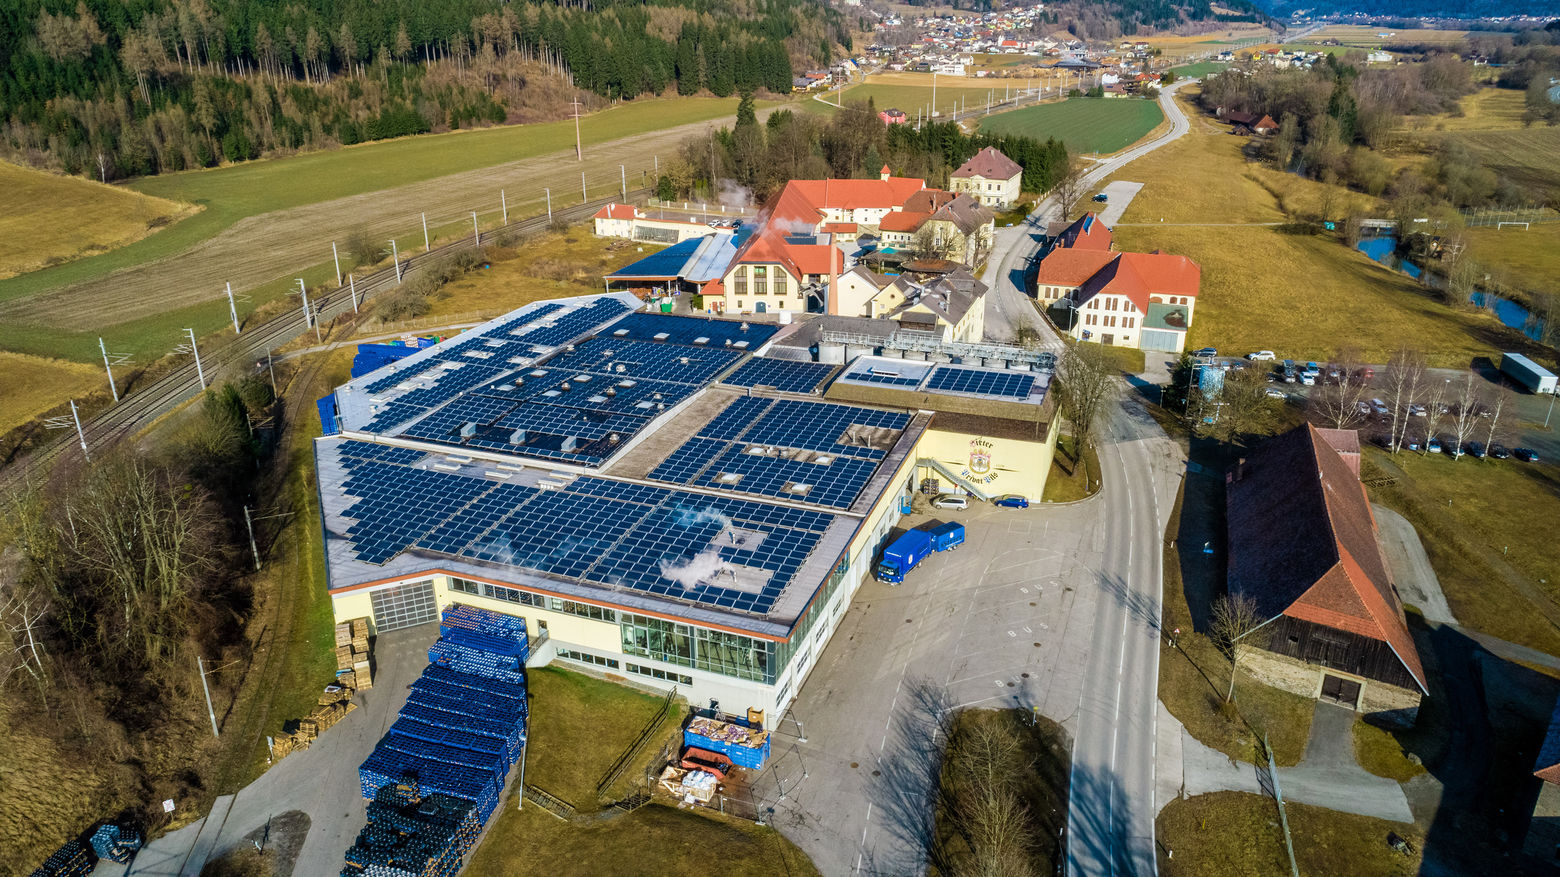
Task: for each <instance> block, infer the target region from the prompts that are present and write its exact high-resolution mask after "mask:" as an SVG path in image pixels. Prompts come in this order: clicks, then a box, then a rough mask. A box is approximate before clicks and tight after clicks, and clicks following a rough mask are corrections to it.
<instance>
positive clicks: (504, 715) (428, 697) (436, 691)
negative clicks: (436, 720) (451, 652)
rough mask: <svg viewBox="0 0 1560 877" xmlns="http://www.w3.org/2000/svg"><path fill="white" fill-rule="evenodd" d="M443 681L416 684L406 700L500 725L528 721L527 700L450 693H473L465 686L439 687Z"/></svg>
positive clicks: (410, 702)
mask: <svg viewBox="0 0 1560 877" xmlns="http://www.w3.org/2000/svg"><path fill="white" fill-rule="evenodd" d="M439 685H440V683H433V682H429V683H426V684H423V685H421V686H414V687H413V688H412V690H411V691H410V692H409V693H408V694H407V698H406V702H407V703H409V704H419V705H426V706H429V707H432V708H433V709H436V710H442V711H444V712H447V713H455V714H457V715H462V716H470V717H472V718H475V719H482V720H484V721H489V722H497V723H499V724H501V725H517V724H521V723H523V722H524V721H525V717H526V715H527V713H528V710H527V709H526V705H525V701H523V700H522V701H512V700H502V701H477V700H473V699H471V698H469V697H463V696H458V695H454V694H451V693H449V692H454V691H458V692H461V694H471V693H472V692H470V691H468V690H467V689H464V688H455V687H454V686H448V687H447V688H446V689H440V688H439V687H438V686H439Z"/></svg>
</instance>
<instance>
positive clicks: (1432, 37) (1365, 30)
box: [1306, 24, 1469, 49]
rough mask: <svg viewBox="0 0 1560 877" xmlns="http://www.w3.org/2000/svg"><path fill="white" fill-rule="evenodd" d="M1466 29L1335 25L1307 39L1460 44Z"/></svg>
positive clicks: (1355, 43) (1375, 44) (1359, 43)
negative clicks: (1398, 28) (1407, 28)
mask: <svg viewBox="0 0 1560 877" xmlns="http://www.w3.org/2000/svg"><path fill="white" fill-rule="evenodd" d="M1468 34H1469V31H1465V30H1429V29H1413V30H1393V29H1391V28H1385V27H1368V26H1366V25H1362V24H1334V25H1329V26H1327V27H1324V28H1322V29H1321V30H1319V31H1317V32H1316V33H1314V34H1311V35H1310V36H1307V37H1306V42H1310V43H1321V42H1325V41H1327V40H1337V41H1338V43H1339V44H1340V45H1344V46H1357V47H1359V48H1370V49H1374V48H1379V47H1381V46H1384V45H1387V44H1388V43H1429V44H1432V45H1439V46H1455V45H1460V44H1461V43H1462V42H1463V41H1464V40H1466V39H1467V38H1468Z"/></svg>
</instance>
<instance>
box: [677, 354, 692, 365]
mask: <svg viewBox="0 0 1560 877" xmlns="http://www.w3.org/2000/svg"><path fill="white" fill-rule="evenodd" d="M688 362H689V359H688V357H686V356H679V357H677V364H678V365H687V364H688Z"/></svg>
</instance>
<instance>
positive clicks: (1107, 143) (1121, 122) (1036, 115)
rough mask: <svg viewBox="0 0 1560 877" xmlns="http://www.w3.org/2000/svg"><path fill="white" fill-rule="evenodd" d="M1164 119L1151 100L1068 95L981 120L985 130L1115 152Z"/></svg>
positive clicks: (1083, 149)
mask: <svg viewBox="0 0 1560 877" xmlns="http://www.w3.org/2000/svg"><path fill="white" fill-rule="evenodd" d="M1164 119H1165V114H1164V113H1163V112H1162V111H1161V110H1160V109H1159V103H1158V102H1157V101H1151V100H1137V99H1106V98H1072V99H1071V100H1065V101H1062V102H1060V103H1052V104H1040V105H1039V106H1033V107H1025V108H1023V109H1021V110H1012V111H1011V112H1006V113H998V114H997V115H994V116H992V117H991V118H989V119H985V120H982V122H981V124H980V129H981V131H983V132H985V133H988V134H1017V135H1022V136H1026V137H1039V138H1041V139H1044V138H1047V137H1055V138H1057V139H1058V140H1061V141H1063V142H1064V143H1066V144H1067V148H1068V149H1070V150H1072V151H1074V152H1095V153H1102V154H1103V153H1110V152H1117V151H1119V150H1122V149H1125V148H1126V147H1128V146H1131V145H1132V144H1133V143H1136V142H1137V141H1139V140H1141V139H1143V137H1144V136H1145V135H1147V134H1148V132H1150V131H1152V130H1154V128H1155V126H1157V125H1158V124H1159V123H1160V122H1163V121H1164Z"/></svg>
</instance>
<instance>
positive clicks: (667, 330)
mask: <svg viewBox="0 0 1560 877" xmlns="http://www.w3.org/2000/svg"><path fill="white" fill-rule="evenodd" d="M778 331H780V327H778V326H772V325H768V324H765V323H745V322H742V321H740V320H716V319H711V318H708V317H681V316H671V315H666V314H629V315H628V316H626V317H624V318H623V319H621V320H618V321H617V322H616V323H613V324H612V326H611V327H610V328H609V329H608V332H609V333H610V334H611V335H613V336H614V337H621V338H628V339H631V340H639V341H666V342H670V343H672V344H697V345H701V346H709V347H736V346H738V345H741V347H742V348H743V349H752V350H756V349H758V348H759V347H760V346H762V345H763V343H764V342H765V341H768V340H769V339H770V337H771V336H773V335H774V334H775V333H776V332H778ZM662 336H665V337H662ZM700 339H703V340H700Z"/></svg>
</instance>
